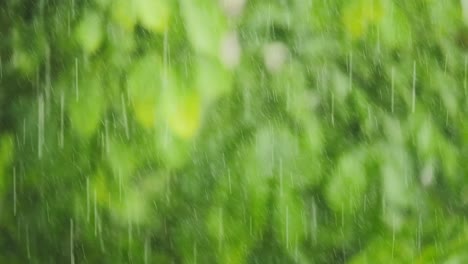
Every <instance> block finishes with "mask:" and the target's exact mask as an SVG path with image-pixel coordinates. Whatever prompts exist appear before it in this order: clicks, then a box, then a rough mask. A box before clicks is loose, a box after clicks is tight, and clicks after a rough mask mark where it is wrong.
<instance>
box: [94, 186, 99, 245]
mask: <svg viewBox="0 0 468 264" xmlns="http://www.w3.org/2000/svg"><path fill="white" fill-rule="evenodd" d="M97 224H98V211H97V193H96V189H94V236H97Z"/></svg>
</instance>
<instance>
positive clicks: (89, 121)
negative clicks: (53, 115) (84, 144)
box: [68, 73, 107, 138]
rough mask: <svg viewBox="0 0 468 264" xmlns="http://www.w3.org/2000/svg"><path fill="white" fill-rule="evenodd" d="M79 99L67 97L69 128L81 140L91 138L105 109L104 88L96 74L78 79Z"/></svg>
mask: <svg viewBox="0 0 468 264" xmlns="http://www.w3.org/2000/svg"><path fill="white" fill-rule="evenodd" d="M78 89H79V97H75V96H73V97H71V96H70V97H69V100H70V102H69V104H68V113H69V118H70V122H71V126H72V128H73V130H74V131H75V132H77V133H78V135H80V136H82V137H83V138H89V137H91V136H93V135H94V134H95V133H96V131H97V129H98V127H99V125H100V123H101V120H102V117H103V114H104V112H105V111H106V108H107V100H106V98H105V95H104V87H103V86H102V83H101V78H100V77H99V75H98V73H93V74H91V73H90V74H88V75H87V76H84V77H83V78H81V79H80V84H79V88H78Z"/></svg>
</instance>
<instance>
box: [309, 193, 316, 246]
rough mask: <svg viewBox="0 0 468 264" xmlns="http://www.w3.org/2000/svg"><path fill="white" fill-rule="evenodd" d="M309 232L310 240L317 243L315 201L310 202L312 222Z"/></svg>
mask: <svg viewBox="0 0 468 264" xmlns="http://www.w3.org/2000/svg"><path fill="white" fill-rule="evenodd" d="M310 233H311V236H312V241H313V242H314V243H317V205H316V204H315V201H313V202H312V223H311V231H310Z"/></svg>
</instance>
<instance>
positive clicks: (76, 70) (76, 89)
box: [75, 58, 80, 101]
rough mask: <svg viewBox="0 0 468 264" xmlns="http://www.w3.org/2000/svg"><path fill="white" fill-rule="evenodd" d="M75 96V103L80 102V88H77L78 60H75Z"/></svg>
mask: <svg viewBox="0 0 468 264" xmlns="http://www.w3.org/2000/svg"><path fill="white" fill-rule="evenodd" d="M75 94H76V101H78V100H80V88H79V86H78V58H75Z"/></svg>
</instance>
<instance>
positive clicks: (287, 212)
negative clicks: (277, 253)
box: [285, 205, 289, 249]
mask: <svg viewBox="0 0 468 264" xmlns="http://www.w3.org/2000/svg"><path fill="white" fill-rule="evenodd" d="M285 217H286V230H285V232H286V249H289V206H287V205H286V215H285Z"/></svg>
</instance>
